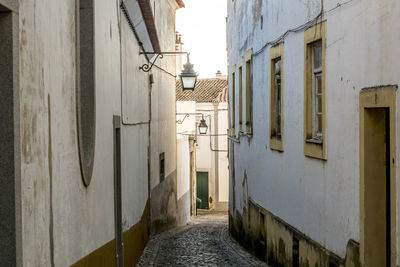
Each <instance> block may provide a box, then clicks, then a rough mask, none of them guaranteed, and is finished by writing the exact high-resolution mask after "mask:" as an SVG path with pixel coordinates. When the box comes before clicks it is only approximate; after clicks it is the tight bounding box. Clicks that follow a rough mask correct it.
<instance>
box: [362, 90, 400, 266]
mask: <svg viewBox="0 0 400 267" xmlns="http://www.w3.org/2000/svg"><path fill="white" fill-rule="evenodd" d="M396 97H397V86H394V85H393V86H381V87H374V88H366V89H363V90H361V93H360V261H361V264H362V266H364V264H365V262H364V261H365V256H366V255H365V224H364V217H365V203H366V201H365V192H366V187H365V172H364V170H365V168H364V167H365V158H364V155H365V154H364V153H365V143H364V142H365V137H364V129H365V109H368V108H388V109H389V123H390V159H389V160H390V197H391V198H390V218H391V221H390V225H391V229H390V232H391V237H390V239H391V241H392V242H391V248H390V249H391V266H396V261H397V242H394V241H395V240H397V239H396V237H397V222H396V217H397V216H396V214H397V212H396V211H397V201H396V197H397V190H396V188H397V185H396V162H397V157H396V151H397V150H396V149H397V147H396V140H397V138H396V129H397V125H396V117H397V107H396Z"/></svg>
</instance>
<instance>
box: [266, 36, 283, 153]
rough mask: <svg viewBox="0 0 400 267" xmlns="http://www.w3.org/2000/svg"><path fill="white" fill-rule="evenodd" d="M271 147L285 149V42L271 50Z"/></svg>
mask: <svg viewBox="0 0 400 267" xmlns="http://www.w3.org/2000/svg"><path fill="white" fill-rule="evenodd" d="M270 58H271V66H270V68H271V71H270V139H269V144H270V148H271V149H273V150H279V151H283V93H282V91H283V90H282V89H283V43H281V44H279V45H276V46H274V47H272V48H271V50H270Z"/></svg>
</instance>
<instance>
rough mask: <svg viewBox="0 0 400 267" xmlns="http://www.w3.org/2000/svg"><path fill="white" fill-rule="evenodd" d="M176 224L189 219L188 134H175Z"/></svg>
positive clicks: (181, 223) (182, 223)
mask: <svg viewBox="0 0 400 267" xmlns="http://www.w3.org/2000/svg"><path fill="white" fill-rule="evenodd" d="M177 162H178V164H177V165H178V168H177V198H178V225H184V224H186V223H187V222H189V221H190V209H191V207H190V175H191V173H190V169H191V168H190V147H189V136H180V135H177Z"/></svg>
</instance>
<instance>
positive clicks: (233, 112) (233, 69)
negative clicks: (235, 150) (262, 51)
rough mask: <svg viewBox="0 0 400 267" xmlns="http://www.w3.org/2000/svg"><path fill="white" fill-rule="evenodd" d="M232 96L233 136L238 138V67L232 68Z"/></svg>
mask: <svg viewBox="0 0 400 267" xmlns="http://www.w3.org/2000/svg"><path fill="white" fill-rule="evenodd" d="M231 81H232V95H231V97H230V99H231V102H230V103H231V108H230V111H231V118H232V124H231V135H233V136H236V129H235V127H236V65H233V66H232V80H231Z"/></svg>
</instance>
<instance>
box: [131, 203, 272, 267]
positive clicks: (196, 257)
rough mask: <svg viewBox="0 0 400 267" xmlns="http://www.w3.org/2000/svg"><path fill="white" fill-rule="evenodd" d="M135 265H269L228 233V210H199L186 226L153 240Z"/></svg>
mask: <svg viewBox="0 0 400 267" xmlns="http://www.w3.org/2000/svg"><path fill="white" fill-rule="evenodd" d="M136 266H143V267H146V266H221V267H222V266H227V267H228V266H241V267H246V266H260V267H261V266H267V265H266V264H265V263H264V262H262V261H260V260H258V259H257V258H256V257H254V256H253V255H251V254H250V253H249V252H247V251H246V250H245V249H244V248H243V247H242V246H240V245H239V244H238V243H237V242H236V241H235V240H234V239H233V238H232V237H231V236H230V235H229V232H228V214H227V213H226V212H212V211H211V212H209V211H199V213H198V216H195V217H193V218H192V221H191V222H190V223H188V225H186V226H182V227H178V228H175V229H173V230H170V231H167V232H164V233H162V234H159V235H156V236H154V237H153V238H152V239H150V241H149V243H148V244H147V246H146V248H145V249H144V251H143V254H142V256H141V258H140V259H139V261H138V263H137V265H136Z"/></svg>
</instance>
